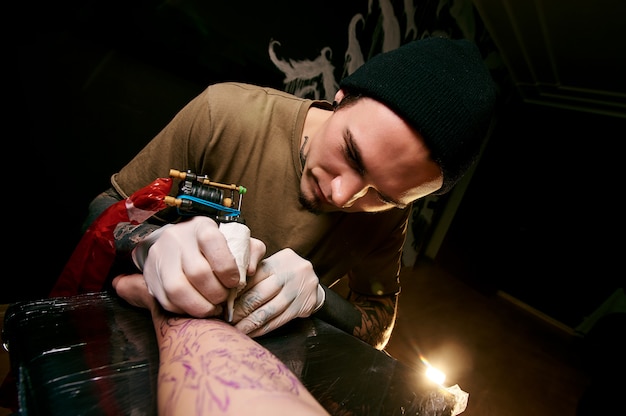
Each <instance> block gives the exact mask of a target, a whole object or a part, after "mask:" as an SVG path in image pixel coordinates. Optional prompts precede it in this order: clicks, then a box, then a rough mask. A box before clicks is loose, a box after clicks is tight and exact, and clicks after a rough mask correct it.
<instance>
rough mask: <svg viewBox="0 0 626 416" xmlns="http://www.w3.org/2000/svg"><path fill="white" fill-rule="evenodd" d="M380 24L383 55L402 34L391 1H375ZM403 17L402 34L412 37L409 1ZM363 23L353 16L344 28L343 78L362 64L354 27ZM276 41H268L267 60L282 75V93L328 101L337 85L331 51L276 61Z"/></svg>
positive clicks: (370, 1)
mask: <svg viewBox="0 0 626 416" xmlns="http://www.w3.org/2000/svg"><path fill="white" fill-rule="evenodd" d="M373 1H374V0H368V16H369V15H371V14H372V13H373V11H372V8H373ZM379 7H380V16H381V17H380V25H381V32H382V36H383V43H382V46H381V51H382V52H386V51H390V50H392V49H396V48H397V47H399V46H400V45H401V42H402V35H401V34H400V24H399V22H398V19H397V18H396V15H395V13H394V10H393V6H392V4H391V0H379ZM404 9H405V16H406V19H407V32H406V34H407V35H408V34H410V33H412V34H413V38H415V37H416V34H417V28H415V27H414V23H413V24H412V25H410V24H408V23H409V22H412V21H413V15H414V13H415V8H414V6H413V5H412V4H411V2H410V0H405V1H404ZM359 23H361V24H364V23H365V17H364V16H363V15H362V14H356V15H354V16H353V17H352V19H351V20H350V22H349V24H348V27H347V34H348V47H347V50H346V52H345V54H344V63H343V75H344V76H345V75H350V74H351V73H353V72H354V71H355V70H356V69H357V68H358V67H359V66H361V65H362V64H363V62H365V58H364V54H363V50H362V47H361V43H360V42H359V39H358V37H357V30H356V29H357V25H358V24H359ZM280 45H281V44H280V42H279V41H278V40H275V39H272V40H270V43H269V48H268V52H269V57H270V60H271V61H272V63H273V64H274V65H275V66H276V68H278V69H279V70H280V71H281V72H282V73H283V74H284V75H285V79H284V80H283V83H284V85H285V91H287V92H290V93H292V94H294V95H296V96H298V97H307V98H313V99H325V100H328V101H332V99H333V97H334V95H335V93H336V92H337V89H338V88H339V82H338V80H337V79H336V78H335V74H334V70H335V67H334V65H333V64H332V55H333V52H332V49H331V48H330V47H329V46H326V47H323V48H322V49H321V50H320V51H319V54H318V56H317V57H316V58H315V59H313V60H294V59H290V58H285V59H280V58H278V55H280V54H277V53H276V50H277V48H278V47H280Z"/></svg>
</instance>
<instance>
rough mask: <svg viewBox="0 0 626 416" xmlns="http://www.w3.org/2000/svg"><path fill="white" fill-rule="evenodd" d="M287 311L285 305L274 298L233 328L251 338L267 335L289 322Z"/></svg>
mask: <svg viewBox="0 0 626 416" xmlns="http://www.w3.org/2000/svg"><path fill="white" fill-rule="evenodd" d="M288 309H289V308H288V305H287V303H285V302H281V301H280V300H279V299H278V297H275V298H274V299H272V300H271V301H269V302H267V303H266V304H265V305H263V306H262V307H260V308H258V309H256V310H255V311H254V312H252V313H251V314H250V315H248V316H246V317H245V318H243V319H242V320H241V321H239V322H238V323H237V324H236V325H235V327H236V328H237V329H238V330H239V331H241V332H243V333H244V334H248V335H249V336H250V337H253V338H254V337H258V336H261V335H264V334H267V333H268V332H271V331H273V330H274V329H276V328H278V327H280V326H282V325H284V324H285V323H286V322H289V321H290V320H291V317H290V316H289V314H288Z"/></svg>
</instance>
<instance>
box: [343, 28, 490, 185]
mask: <svg viewBox="0 0 626 416" xmlns="http://www.w3.org/2000/svg"><path fill="white" fill-rule="evenodd" d="M340 87H341V88H343V89H345V90H346V91H348V92H351V93H353V94H354V93H361V94H363V95H365V96H368V97H370V98H373V99H375V100H377V101H380V102H381V103H383V104H385V105H386V106H387V107H389V108H390V109H391V110H393V111H394V112H395V113H396V114H398V115H399V116H400V117H402V118H403V119H404V120H405V121H406V122H408V123H409V124H410V125H411V126H412V127H413V128H415V129H416V130H417V131H418V132H420V133H421V135H422V136H423V137H424V141H425V142H426V145H427V146H428V148H429V150H430V152H431V157H432V159H433V160H434V161H435V162H437V163H438V164H439V166H440V167H441V170H442V172H443V186H442V187H441V188H440V189H439V190H437V191H436V192H434V193H433V194H434V195H442V194H444V193H446V192H448V191H449V190H450V189H451V188H452V187H453V186H454V185H455V184H456V183H457V181H458V180H459V179H460V178H461V177H462V176H463V175H464V174H465V173H466V172H467V170H468V169H469V168H470V166H471V165H472V163H473V162H474V161H475V159H476V157H477V156H478V153H479V151H480V147H481V145H482V142H483V140H484V138H485V136H486V135H487V130H488V128H489V124H490V122H491V118H492V113H493V108H494V104H495V95H496V93H495V85H494V83H493V80H492V78H491V75H490V73H489V70H488V69H487V67H486V66H485V65H484V63H483V60H482V57H481V55H480V52H479V51H478V48H477V47H476V45H475V44H474V43H473V42H471V41H469V40H465V39H460V40H453V39H447V38H439V37H430V38H424V39H421V40H416V41H412V42H410V43H407V44H405V45H403V46H401V47H399V48H397V49H394V50H392V51H389V52H385V53H381V54H378V55H376V56H374V57H372V58H371V59H369V60H368V61H367V62H365V63H364V64H363V65H361V66H360V67H359V68H358V69H357V70H356V71H355V72H354V73H352V74H351V75H349V76H347V77H346V78H344V79H343V80H342V81H341V82H340Z"/></svg>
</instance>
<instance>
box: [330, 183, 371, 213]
mask: <svg viewBox="0 0 626 416" xmlns="http://www.w3.org/2000/svg"><path fill="white" fill-rule="evenodd" d="M368 189H369V187H368V186H363V181H361V180H360V179H359V180H356V179H355V178H349V177H346V176H337V177H336V178H334V179H333V180H332V182H331V186H330V190H331V192H332V194H331V200H332V202H333V204H334V205H335V206H337V207H339V208H350V207H351V206H352V205H354V203H355V202H356V201H358V199H359V198H361V197H363V196H364V195H365V194H366V193H367V191H368Z"/></svg>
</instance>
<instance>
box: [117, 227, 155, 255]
mask: <svg viewBox="0 0 626 416" xmlns="http://www.w3.org/2000/svg"><path fill="white" fill-rule="evenodd" d="M157 228H159V227H158V226H157V225H153V224H149V223H145V222H144V223H141V224H131V223H129V222H121V223H119V224H118V225H117V226H116V227H115V230H114V232H113V235H114V237H115V249H116V251H117V252H118V253H130V252H131V251H132V250H133V249H134V248H135V246H136V245H137V244H139V242H140V241H141V240H142V239H143V238H144V237H146V236H147V235H149V234H151V233H152V232H153V231H154V230H156V229H157Z"/></svg>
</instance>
